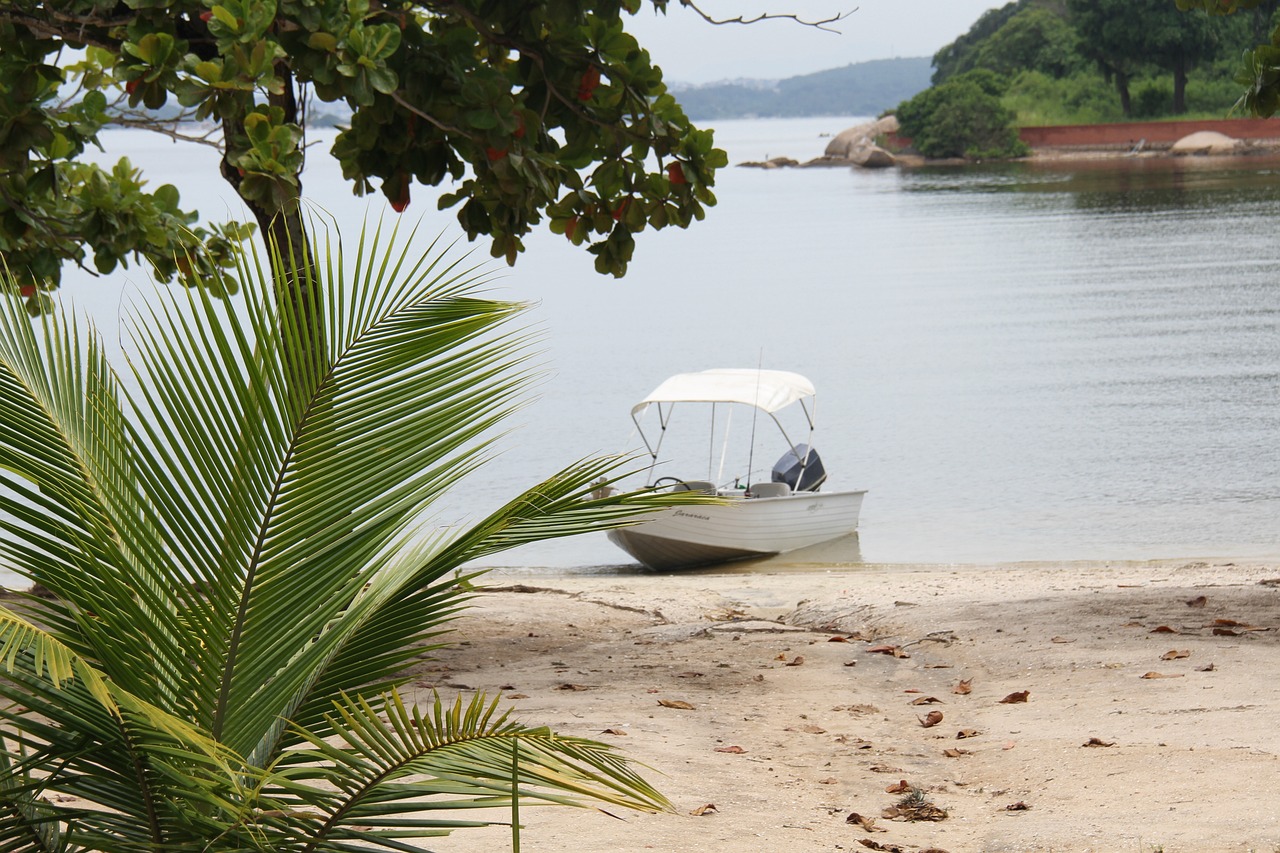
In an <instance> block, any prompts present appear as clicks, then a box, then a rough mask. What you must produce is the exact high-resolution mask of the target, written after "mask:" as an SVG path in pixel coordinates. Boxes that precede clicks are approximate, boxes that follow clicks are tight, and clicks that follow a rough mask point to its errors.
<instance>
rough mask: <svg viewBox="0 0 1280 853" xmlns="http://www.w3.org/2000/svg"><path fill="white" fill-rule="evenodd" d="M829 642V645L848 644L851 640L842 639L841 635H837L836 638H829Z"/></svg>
mask: <svg viewBox="0 0 1280 853" xmlns="http://www.w3.org/2000/svg"><path fill="white" fill-rule="evenodd" d="M827 642H828V643H847V642H849V638H848V637H842V636H840V635H839V634H836V635H835V636H834V637H827Z"/></svg>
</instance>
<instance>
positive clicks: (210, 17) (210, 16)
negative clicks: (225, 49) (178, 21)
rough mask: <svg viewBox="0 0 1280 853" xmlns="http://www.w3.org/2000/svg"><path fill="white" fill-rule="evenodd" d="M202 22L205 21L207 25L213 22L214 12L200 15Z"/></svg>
mask: <svg viewBox="0 0 1280 853" xmlns="http://www.w3.org/2000/svg"><path fill="white" fill-rule="evenodd" d="M200 20H202V21H204V22H205V23H206V24H207V23H209V21H211V20H213V13H212V12H201V13H200Z"/></svg>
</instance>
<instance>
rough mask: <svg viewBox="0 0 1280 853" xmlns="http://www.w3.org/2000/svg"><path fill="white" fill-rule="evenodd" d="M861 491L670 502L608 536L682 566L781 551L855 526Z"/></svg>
mask: <svg viewBox="0 0 1280 853" xmlns="http://www.w3.org/2000/svg"><path fill="white" fill-rule="evenodd" d="M865 494H866V492H865V491H856V492H828V493H825V494H824V493H818V492H805V493H800V494H793V495H787V496H785V497H776V498H739V499H734V500H731V501H730V502H729V503H727V504H716V505H703V506H685V507H675V508H672V509H668V510H664V511H662V512H659V513H655V514H653V515H652V516H648V517H646V520H645V521H643V522H641V523H640V524H637V525H634V526H632V527H624V528H619V529H617V530H612V531H610V532H609V539H610V540H611V541H612V542H613V543H614V544H615V545H617V546H618V547H619V548H621V549H622V550H624V551H626V552H627V553H628V554H630V555H631V556H632V557H634V558H636V559H637V560H639V561H640V562H641V563H644V564H645V565H646V566H648V567H649V568H651V569H660V570H671V569H686V568H692V567H694V566H706V565H712V564H715V563H725V562H729V561H731V560H747V559H751V558H753V557H768V556H771V555H773V554H784V553H786V552H788V551H794V550H796V549H798V548H805V547H808V546H810V545H817V544H819V543H821V542H827V541H830V540H832V539H836V538H839V537H841V536H847V535H848V534H850V533H854V532H856V531H857V529H858V514H859V512H860V511H861V509H862V497H863V495H865Z"/></svg>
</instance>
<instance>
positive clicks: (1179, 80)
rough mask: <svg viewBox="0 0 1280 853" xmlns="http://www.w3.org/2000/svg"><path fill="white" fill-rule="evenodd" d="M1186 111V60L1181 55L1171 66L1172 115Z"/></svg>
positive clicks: (1178, 114)
mask: <svg viewBox="0 0 1280 853" xmlns="http://www.w3.org/2000/svg"><path fill="white" fill-rule="evenodd" d="M1186 111H1187V59H1186V57H1185V56H1183V55H1182V54H1181V53H1179V54H1178V59H1177V61H1176V62H1175V63H1174V65H1173V114H1174V115H1176V116H1180V115H1182V114H1183V113H1185V112H1186Z"/></svg>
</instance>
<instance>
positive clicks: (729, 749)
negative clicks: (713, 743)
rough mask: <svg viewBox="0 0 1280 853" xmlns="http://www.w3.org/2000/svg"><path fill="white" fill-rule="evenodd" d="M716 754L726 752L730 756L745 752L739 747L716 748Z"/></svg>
mask: <svg viewBox="0 0 1280 853" xmlns="http://www.w3.org/2000/svg"><path fill="white" fill-rule="evenodd" d="M716 752H727V753H729V754H730V755H742V754H743V753H745V752H746V750H745V749H743V748H742V747H740V746H717V747H716Z"/></svg>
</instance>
